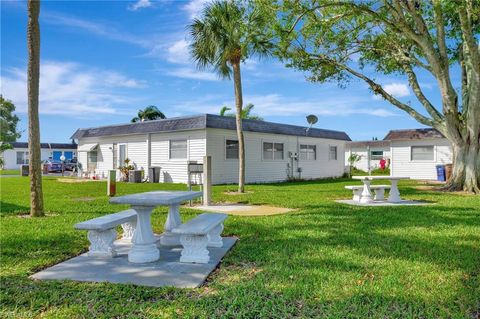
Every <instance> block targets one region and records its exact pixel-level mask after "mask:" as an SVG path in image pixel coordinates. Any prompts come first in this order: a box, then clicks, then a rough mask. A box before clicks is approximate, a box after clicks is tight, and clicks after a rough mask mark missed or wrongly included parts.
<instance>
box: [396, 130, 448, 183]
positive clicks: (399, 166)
mask: <svg viewBox="0 0 480 319" xmlns="http://www.w3.org/2000/svg"><path fill="white" fill-rule="evenodd" d="M430 145H431V146H433V147H434V149H433V152H434V159H433V160H429V161H412V160H411V158H410V156H411V154H410V149H411V146H430ZM391 154H392V165H391V175H392V176H406V177H410V178H412V179H426V180H433V179H436V178H437V172H436V165H440V164H449V163H451V162H452V148H451V144H450V142H449V141H448V140H447V139H445V138H442V139H423V140H407V141H392V145H391Z"/></svg>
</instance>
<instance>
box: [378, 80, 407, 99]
mask: <svg viewBox="0 0 480 319" xmlns="http://www.w3.org/2000/svg"><path fill="white" fill-rule="evenodd" d="M383 89H384V90H385V91H386V92H387V93H388V94H391V95H393V96H394V97H397V98H398V97H406V96H410V89H409V88H408V85H406V84H405V83H399V82H393V83H389V84H385V85H384V86H383ZM374 98H375V99H376V100H380V99H382V97H381V96H380V95H375V96H374Z"/></svg>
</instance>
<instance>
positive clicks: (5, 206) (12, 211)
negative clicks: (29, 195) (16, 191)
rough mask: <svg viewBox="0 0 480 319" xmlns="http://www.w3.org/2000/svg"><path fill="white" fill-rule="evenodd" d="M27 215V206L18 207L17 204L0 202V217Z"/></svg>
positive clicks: (28, 208) (28, 209)
mask: <svg viewBox="0 0 480 319" xmlns="http://www.w3.org/2000/svg"><path fill="white" fill-rule="evenodd" d="M29 213H30V207H28V206H20V205H17V204H13V203H8V202H4V201H0V215H4V216H8V215H22V214H29Z"/></svg>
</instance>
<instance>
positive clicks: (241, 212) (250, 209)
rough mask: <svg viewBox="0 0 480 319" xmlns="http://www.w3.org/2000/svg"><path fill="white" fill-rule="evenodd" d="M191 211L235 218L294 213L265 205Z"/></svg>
mask: <svg viewBox="0 0 480 319" xmlns="http://www.w3.org/2000/svg"><path fill="white" fill-rule="evenodd" d="M191 208H193V209H198V210H202V211H207V212H221V213H225V214H229V215H236V216H270V215H280V214H285V213H289V212H292V211H294V209H291V208H285V207H274V206H266V205H242V204H228V203H227V204H219V205H210V206H193V207H191Z"/></svg>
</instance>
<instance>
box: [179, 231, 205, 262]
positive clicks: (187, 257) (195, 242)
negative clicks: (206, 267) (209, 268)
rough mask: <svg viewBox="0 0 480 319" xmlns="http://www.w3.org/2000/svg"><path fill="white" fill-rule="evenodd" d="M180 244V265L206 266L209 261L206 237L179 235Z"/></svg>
mask: <svg viewBox="0 0 480 319" xmlns="http://www.w3.org/2000/svg"><path fill="white" fill-rule="evenodd" d="M180 243H181V244H182V246H183V249H182V255H181V257H180V262H181V263H198V264H207V263H208V261H209V260H210V256H209V255H208V249H207V244H208V238H207V236H206V235H181V236H180Z"/></svg>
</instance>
